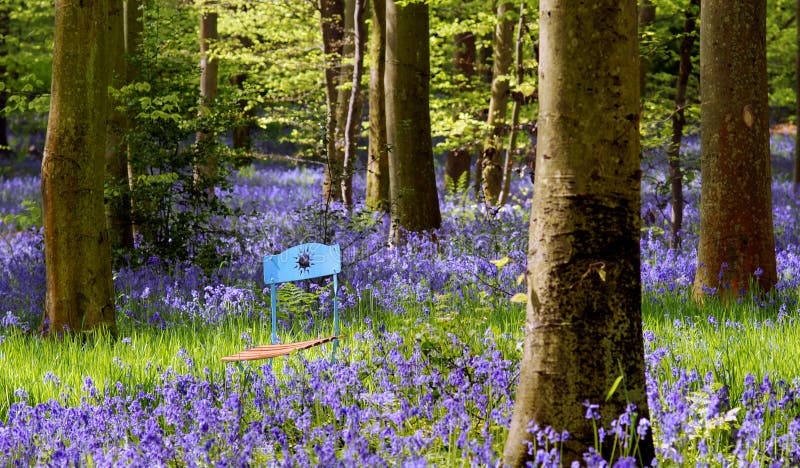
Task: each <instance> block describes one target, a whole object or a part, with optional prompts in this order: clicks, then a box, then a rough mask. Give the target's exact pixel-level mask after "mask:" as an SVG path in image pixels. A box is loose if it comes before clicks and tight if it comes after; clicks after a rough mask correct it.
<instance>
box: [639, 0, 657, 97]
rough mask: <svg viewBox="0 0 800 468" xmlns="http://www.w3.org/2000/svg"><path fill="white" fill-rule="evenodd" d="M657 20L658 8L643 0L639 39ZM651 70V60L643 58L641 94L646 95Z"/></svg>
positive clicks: (640, 75)
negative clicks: (648, 74) (648, 75)
mask: <svg viewBox="0 0 800 468" xmlns="http://www.w3.org/2000/svg"><path fill="white" fill-rule="evenodd" d="M655 20H656V6H655V5H653V2H652V0H641V2H640V4H639V38H640V40H641V37H642V33H643V32H644V31H645V30H646V29H647V28H648V27H649V26H650V25H652V24H653V23H654V22H655ZM649 69H650V59H649V57H648V56H647V55H643V56H642V60H641V62H640V63H639V89H640V90H641V92H640V94H641V95H642V96H644V95H645V91H646V90H647V89H646V84H647V73H648V71H649Z"/></svg>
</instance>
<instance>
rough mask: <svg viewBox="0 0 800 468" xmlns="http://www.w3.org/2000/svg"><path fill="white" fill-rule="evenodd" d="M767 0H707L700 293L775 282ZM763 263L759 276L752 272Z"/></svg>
mask: <svg viewBox="0 0 800 468" xmlns="http://www.w3.org/2000/svg"><path fill="white" fill-rule="evenodd" d="M766 8H767V7H766V0H747V1H740V2H728V1H723V0H706V1H703V7H702V9H701V11H700V18H701V19H700V85H701V89H700V94H701V96H702V97H703V99H702V104H701V109H700V112H701V115H702V118H701V134H702V138H701V139H702V141H701V145H702V158H701V167H700V170H701V174H702V177H703V181H702V187H701V193H700V197H701V200H702V204H701V206H700V242H699V246H698V250H697V262H698V266H697V274H696V275H695V283H694V294H695V297H696V298H698V299H701V298H702V297H703V296H705V294H706V293H707V292H708V291H709V288H714V289H716V290H717V291H718V292H719V293H720V294H722V295H723V296H735V295H738V294H740V293H742V292H743V291H746V290H747V289H748V288H749V286H750V283H751V281H752V282H755V284H756V285H757V286H758V287H759V288H760V289H761V290H762V291H769V290H770V289H772V287H773V286H774V285H775V282H776V280H777V273H776V267H775V238H774V233H773V227H772V187H771V176H770V155H769V115H768V113H769V110H768V107H767V57H766ZM759 269H760V274H758V275H754V273H755V272H756V271H757V270H759Z"/></svg>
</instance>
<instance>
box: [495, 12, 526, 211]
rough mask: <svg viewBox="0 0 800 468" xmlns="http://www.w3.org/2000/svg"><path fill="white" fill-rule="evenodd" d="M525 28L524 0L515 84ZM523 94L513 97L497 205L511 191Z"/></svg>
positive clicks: (520, 75) (521, 71)
mask: <svg viewBox="0 0 800 468" xmlns="http://www.w3.org/2000/svg"><path fill="white" fill-rule="evenodd" d="M524 30H525V2H521V3H520V6H519V22H518V23H517V41H516V47H515V50H514V69H515V71H516V75H517V76H516V78H517V85H520V84H522V81H523V80H524V79H525V68H524V67H523V66H522V44H523V42H524V41H525V38H524V36H523V35H522V34H523V32H524ZM524 99H525V96H523V95H522V93H518V95H517V97H516V98H515V99H514V107H513V110H512V111H511V128H510V130H509V134H508V149H507V150H506V161H505V163H504V164H503V185H502V188H501V189H500V195H499V196H498V198H497V204H498V205H501V206H502V205H505V204H506V202H507V201H508V196H509V195H510V192H511V167H512V165H513V161H514V153H515V152H516V151H517V126H518V125H519V112H520V108H521V107H522V102H523V100H524Z"/></svg>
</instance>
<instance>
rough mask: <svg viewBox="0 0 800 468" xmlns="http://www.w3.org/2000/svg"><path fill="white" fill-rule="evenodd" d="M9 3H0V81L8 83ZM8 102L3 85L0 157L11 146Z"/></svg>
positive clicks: (5, 156) (6, 154)
mask: <svg viewBox="0 0 800 468" xmlns="http://www.w3.org/2000/svg"><path fill="white" fill-rule="evenodd" d="M8 10H9V5H8V4H6V3H3V4H2V5H0V82H2V83H3V84H5V83H8V79H7V77H6V65H5V59H6V56H7V55H8V45H6V36H8V35H9V33H10V31H9V15H8V13H9V12H8ZM7 104H8V90H7V89H6V87H5V86H3V89H0V159H6V158H8V157H10V156H11V148H10V147H9V144H8V143H9V142H8V114H7V113H6V105H7Z"/></svg>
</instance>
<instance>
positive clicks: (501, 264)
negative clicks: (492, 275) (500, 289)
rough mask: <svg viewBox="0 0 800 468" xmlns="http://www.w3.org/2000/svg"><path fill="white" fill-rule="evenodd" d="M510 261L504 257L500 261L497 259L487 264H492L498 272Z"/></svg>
mask: <svg viewBox="0 0 800 468" xmlns="http://www.w3.org/2000/svg"><path fill="white" fill-rule="evenodd" d="M510 260H511V259H510V258H508V257H507V256H506V257H503V258H500V259H497V260H489V262H491V263H494V266H496V267H497V269H498V270H499V269H501V268H503V267H504V266H506V264H507V263H508V262H509V261H510Z"/></svg>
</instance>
